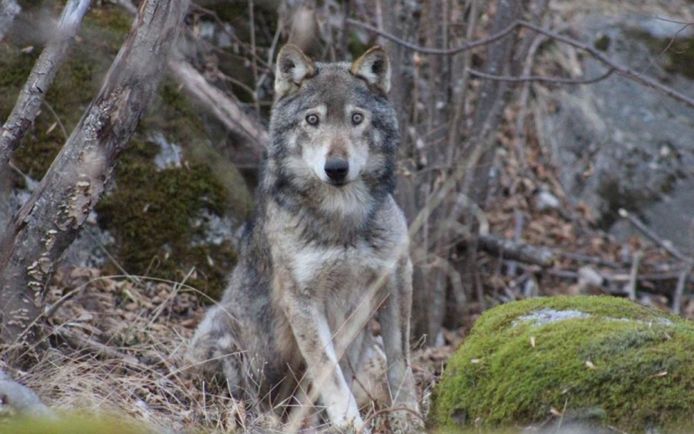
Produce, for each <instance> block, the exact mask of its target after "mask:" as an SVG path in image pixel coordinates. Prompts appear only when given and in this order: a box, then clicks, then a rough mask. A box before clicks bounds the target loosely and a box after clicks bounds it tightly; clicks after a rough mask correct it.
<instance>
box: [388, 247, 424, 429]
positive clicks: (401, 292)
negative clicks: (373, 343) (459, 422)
mask: <svg viewBox="0 0 694 434" xmlns="http://www.w3.org/2000/svg"><path fill="white" fill-rule="evenodd" d="M388 286H389V287H388V289H389V296H388V298H387V299H386V301H385V302H384V304H383V306H382V307H381V309H380V310H379V315H378V320H379V322H380V324H381V336H382V337H383V344H384V350H385V353H386V360H387V363H388V370H387V375H388V385H389V387H390V394H391V402H392V406H393V408H398V407H405V408H407V409H408V410H409V411H408V410H402V411H395V412H393V413H391V415H392V417H391V425H392V428H393V431H394V432H400V433H409V432H419V431H423V428H424V426H423V423H422V420H421V418H420V417H419V405H418V401H417V391H416V388H415V383H414V376H413V375H412V367H411V366H410V317H411V314H412V263H411V262H410V260H409V259H403V260H402V261H401V264H400V265H399V266H398V267H397V269H396V272H395V273H393V275H392V276H391V277H390V278H389V282H388Z"/></svg>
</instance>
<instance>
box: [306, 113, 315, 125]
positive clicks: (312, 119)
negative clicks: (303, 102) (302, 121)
mask: <svg viewBox="0 0 694 434" xmlns="http://www.w3.org/2000/svg"><path fill="white" fill-rule="evenodd" d="M306 122H307V123H308V124H309V125H312V126H314V127H315V126H316V125H318V115H314V114H310V115H308V116H306Z"/></svg>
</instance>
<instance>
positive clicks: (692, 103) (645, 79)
mask: <svg viewBox="0 0 694 434" xmlns="http://www.w3.org/2000/svg"><path fill="white" fill-rule="evenodd" d="M347 22H348V23H349V24H350V25H353V26H355V27H360V28H363V29H366V30H369V31H371V32H374V33H376V34H378V35H380V36H382V37H384V38H386V39H389V40H391V41H393V42H396V43H397V44H399V45H402V46H403V47H406V48H409V49H410V50H413V51H417V52H420V53H425V54H434V55H443V56H450V55H453V54H458V53H462V52H464V51H467V50H471V49H473V48H476V47H480V46H482V45H488V44H491V43H493V42H496V41H498V40H499V39H502V38H505V37H506V36H508V35H509V34H510V33H512V32H513V31H514V30H516V29H517V28H520V27H525V28H527V29H530V30H533V31H535V32H537V33H540V34H543V35H545V36H548V37H550V38H552V39H554V40H557V41H559V42H562V43H564V44H567V45H571V46H573V47H576V48H578V49H581V50H583V51H585V52H587V53H589V54H590V55H591V56H593V57H594V58H595V59H596V60H597V61H599V62H600V63H602V64H604V65H605V66H607V67H608V68H609V69H613V70H614V71H613V72H616V73H618V74H619V75H622V76H623V77H625V78H628V79H629V80H632V81H635V82H637V83H639V84H642V85H644V86H647V87H650V88H653V89H656V90H658V91H660V92H663V93H664V94H665V95H667V96H669V97H671V98H673V99H675V100H677V101H679V102H682V103H684V104H686V105H688V106H689V107H692V108H694V98H691V97H689V96H687V95H685V94H683V93H682V92H679V91H677V90H675V89H673V88H671V87H669V86H666V85H664V84H662V83H660V82H658V81H657V80H656V79H654V78H652V77H649V76H647V75H644V74H641V73H639V72H636V71H634V70H633V69H631V68H629V67H626V66H624V65H621V64H619V63H617V62H615V61H613V60H612V59H610V58H609V57H607V56H605V55H604V54H603V53H601V52H600V51H599V50H597V49H596V48H593V47H592V46H590V45H588V44H585V43H583V42H580V41H577V40H575V39H572V38H569V37H568V36H564V35H561V34H559V33H556V32H553V31H552V30H549V29H545V28H543V27H541V26H538V25H535V24H533V23H530V22H527V21H522V20H519V21H515V22H513V23H511V24H510V25H508V26H507V27H505V28H504V29H503V30H501V31H499V32H497V33H494V34H493V35H491V36H488V37H486V38H482V39H478V40H475V41H470V42H466V43H465V44H463V45H461V46H460V47H456V48H450V49H443V48H428V47H422V46H419V45H416V44H412V43H409V42H407V41H403V40H402V39H400V38H398V37H396V36H393V35H391V34H389V33H386V32H383V31H382V30H379V29H377V28H375V27H372V26H370V25H368V24H365V23H362V22H360V21H357V20H354V19H347Z"/></svg>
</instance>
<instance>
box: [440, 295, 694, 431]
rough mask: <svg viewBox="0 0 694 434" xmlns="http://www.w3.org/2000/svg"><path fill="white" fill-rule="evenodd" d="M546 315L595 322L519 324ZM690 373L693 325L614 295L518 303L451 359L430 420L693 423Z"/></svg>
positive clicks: (693, 375) (634, 425)
mask: <svg viewBox="0 0 694 434" xmlns="http://www.w3.org/2000/svg"><path fill="white" fill-rule="evenodd" d="M542 309H552V310H556V311H567V310H574V311H580V312H584V313H586V314H589V315H590V316H589V317H587V318H573V319H565V320H561V321H556V322H550V323H547V324H544V325H538V324H537V323H533V322H531V321H518V318H519V317H521V316H524V315H527V314H530V313H532V312H536V311H539V310H542ZM514 324H515V325H514ZM531 342H534V343H535V346H534V347H533V345H532V344H531ZM692 366H694V324H692V323H691V322H687V321H685V320H681V319H679V318H675V317H670V316H667V315H665V314H663V313H661V312H658V311H655V310H653V309H648V308H645V307H642V306H639V305H637V304H635V303H631V302H629V301H627V300H623V299H616V298H611V297H553V298H542V299H532V300H526V301H522V302H517V303H510V304H507V305H502V306H499V307H496V308H494V309H491V310H489V311H488V312H486V313H485V314H484V315H483V316H482V317H481V318H480V320H479V321H478V322H477V324H476V325H475V328H474V329H473V331H472V332H471V334H470V336H469V337H468V338H467V340H466V341H465V343H464V345H463V346H462V347H461V348H460V349H459V350H458V351H457V352H456V354H455V355H454V356H453V357H452V358H451V359H450V361H449V364H448V366H447V369H446V372H445V374H444V376H443V379H442V381H441V383H440V384H439V386H438V387H437V389H436V393H435V398H434V404H433V410H432V422H433V424H435V425H437V426H440V427H448V428H452V427H459V426H464V427H465V426H467V427H470V426H471V425H472V424H473V423H474V424H477V425H479V426H481V427H483V428H495V427H499V426H508V425H513V426H519V425H523V424H530V423H537V422H541V421H544V420H546V419H547V418H548V417H550V409H552V408H554V409H557V410H563V409H566V414H575V415H578V416H577V417H579V418H580V417H588V416H589V415H590V416H591V418H595V417H596V415H597V418H598V419H601V422H603V423H605V424H609V425H612V426H617V427H618V428H619V429H621V430H626V431H629V432H632V431H634V432H638V431H639V430H640V431H643V430H644V429H645V428H646V427H649V426H658V427H663V428H665V429H672V428H673V427H676V426H680V425H681V424H690V425H694V418H693V417H692V415H691V412H690V409H691V408H694V369H692ZM581 415H583V416H581Z"/></svg>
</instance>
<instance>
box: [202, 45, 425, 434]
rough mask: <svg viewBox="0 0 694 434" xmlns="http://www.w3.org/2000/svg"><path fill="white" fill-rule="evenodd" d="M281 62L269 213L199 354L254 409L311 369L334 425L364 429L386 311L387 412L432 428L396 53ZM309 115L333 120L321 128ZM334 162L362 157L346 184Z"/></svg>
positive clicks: (265, 202)
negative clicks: (422, 402)
mask: <svg viewBox="0 0 694 434" xmlns="http://www.w3.org/2000/svg"><path fill="white" fill-rule="evenodd" d="M277 65H278V67H277V73H276V77H277V78H276V83H275V89H276V92H277V96H276V101H275V104H274V106H273V111H272V119H271V125H270V133H271V143H270V146H269V149H268V158H267V161H266V163H265V167H264V168H263V171H262V179H261V183H260V186H259V188H258V191H257V193H256V194H257V196H256V197H257V200H256V204H257V205H256V206H257V207H256V211H255V216H254V218H253V220H252V221H251V222H250V224H249V225H248V227H247V230H246V233H245V235H244V237H243V240H242V244H241V247H240V254H239V258H240V260H239V263H238V265H237V267H236V269H235V270H234V272H233V274H232V276H231V281H230V283H229V287H228V288H227V290H226V292H225V294H224V297H223V299H222V301H221V303H220V304H219V305H218V306H215V307H214V308H212V309H211V310H210V311H209V312H208V313H207V316H206V318H205V320H204V321H203V322H202V323H201V325H200V326H199V328H198V330H197V332H196V335H195V337H194V340H193V343H192V345H191V351H190V355H191V358H192V359H193V360H194V361H195V363H197V364H200V365H203V366H204V367H206V368H209V371H211V372H214V373H220V372H223V374H224V377H225V379H226V381H227V382H228V384H229V386H230V388H231V390H232V393H233V394H235V395H237V396H238V397H244V398H246V399H249V398H250V399H258V398H259V397H260V399H261V400H264V399H271V400H274V401H273V402H278V400H282V399H286V398H287V397H288V396H292V395H293V394H295V393H296V391H297V381H296V380H297V379H299V378H301V377H302V375H304V373H306V374H307V377H308V379H310V380H311V382H312V383H314V384H313V386H314V388H315V389H317V390H318V391H319V393H318V395H319V400H320V402H321V404H322V405H323V406H324V407H325V408H326V413H327V416H328V418H329V420H330V422H331V424H332V425H333V426H334V427H336V428H338V429H359V428H361V427H362V426H363V421H362V418H361V417H360V415H359V413H358V411H357V410H356V402H355V398H354V396H353V393H352V391H351V389H352V386H353V384H352V378H353V376H354V375H353V370H356V371H360V370H361V368H362V366H360V365H364V364H366V363H370V362H369V361H368V360H365V359H366V357H364V355H365V354H367V352H368V350H367V347H368V345H369V344H368V342H370V341H371V337H370V334H369V333H370V332H367V331H366V328H365V327H364V324H366V322H367V321H368V320H369V318H370V317H371V316H372V313H374V312H376V311H377V312H378V319H379V322H380V324H381V329H382V337H383V348H384V353H385V356H386V358H387V384H388V386H389V388H388V390H389V391H390V395H391V396H390V401H391V402H389V403H387V404H392V405H393V406H397V407H401V406H404V407H407V408H409V409H411V410H412V411H400V412H393V427H394V430H396V431H398V430H399V431H400V432H410V431H411V430H419V429H421V422H419V420H418V418H417V417H415V416H413V413H417V412H418V411H419V410H418V404H417V396H416V392H415V386H414V380H413V376H412V371H411V368H410V358H409V349H408V345H409V322H410V309H411V298H412V285H411V263H410V260H409V257H408V236H407V225H406V222H405V219H404V217H403V214H402V212H401V211H400V209H399V208H398V206H397V205H396V204H395V201H394V200H393V197H392V193H393V189H394V186H395V184H394V180H395V174H394V170H395V162H396V154H397V148H398V143H399V137H398V125H397V120H396V115H395V111H394V109H393V107H392V105H391V104H390V102H389V101H388V99H387V97H386V94H385V92H386V91H387V88H388V86H389V75H390V69H389V65H388V62H387V56H386V55H385V52H383V51H382V50H381V49H380V48H374V49H372V50H369V51H368V52H367V53H366V54H365V55H364V56H362V58H360V59H359V60H357V61H356V62H355V63H354V64H352V65H350V64H348V63H315V64H314V63H313V62H312V61H311V60H310V59H308V58H307V57H306V56H305V55H303V53H301V52H300V51H299V50H298V48H295V47H292V46H286V47H285V48H283V49H282V50H281V51H280V54H279V55H278V61H277ZM364 68H369V69H368V70H364ZM355 112H358V113H359V115H360V116H361V118H360V117H359V116H356V117H355V115H354V113H355ZM307 114H316V116H317V117H319V118H320V120H319V122H318V123H317V125H315V126H312V125H310V124H308V123H307V122H308V120H307V116H308V115H307ZM314 119H315V118H314ZM360 119H362V121H361V122H359V123H357V121H359V120H360ZM333 156H339V158H344V159H346V160H347V161H349V165H350V172H349V174H348V182H347V184H346V185H342V186H336V185H333V184H331V182H330V180H329V179H327V178H325V176H324V174H322V173H320V171H321V168H322V166H321V164H323V162H324V161H325V159H326V158H329V157H330V158H332V157H333ZM324 178H325V179H324ZM355 324H356V325H357V326H356V327H354V328H355V329H356V331H350V328H351V327H350V326H354V325H355ZM370 353H371V352H369V354H370ZM381 354H383V353H381ZM205 361H207V362H205ZM338 361H339V364H338V363H337V362H338ZM316 382H320V383H321V384H320V385H316V384H315V383H316Z"/></svg>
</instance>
